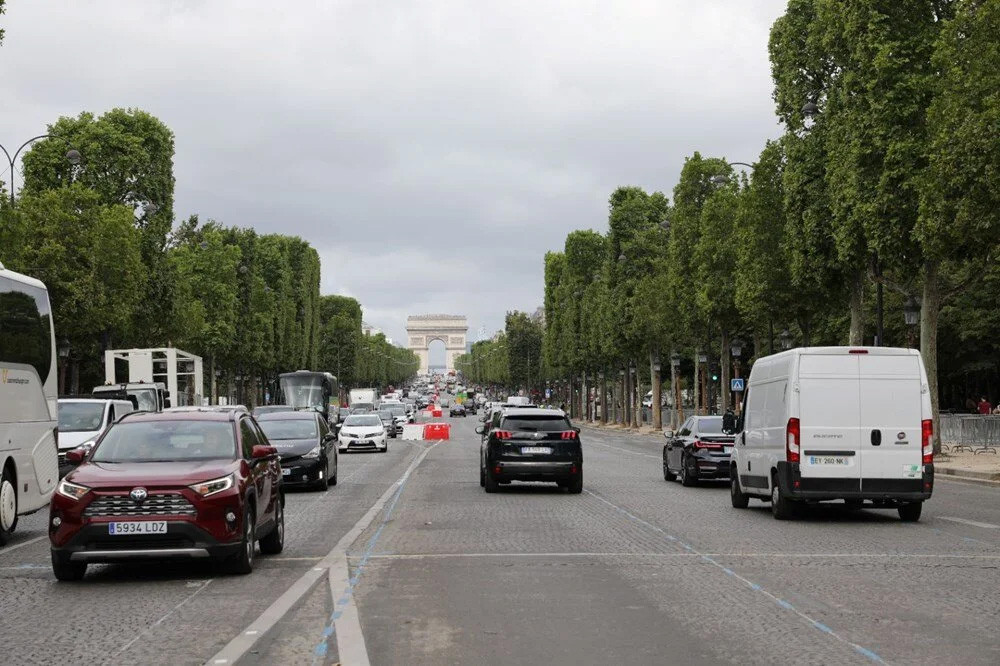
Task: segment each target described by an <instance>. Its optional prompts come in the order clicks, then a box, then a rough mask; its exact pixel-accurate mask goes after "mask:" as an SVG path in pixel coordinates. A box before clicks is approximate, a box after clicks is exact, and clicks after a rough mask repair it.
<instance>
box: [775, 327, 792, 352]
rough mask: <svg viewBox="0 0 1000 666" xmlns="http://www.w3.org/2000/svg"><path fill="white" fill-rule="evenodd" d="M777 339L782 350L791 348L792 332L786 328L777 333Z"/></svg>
mask: <svg viewBox="0 0 1000 666" xmlns="http://www.w3.org/2000/svg"><path fill="white" fill-rule="evenodd" d="M778 340H779V341H780V342H781V348H782V349H783V350H786V351H787V350H789V349H791V348H792V334H791V333H790V332H789V331H788V329H787V328H786V329H785V330H783V331H782V332H781V333H780V334H778Z"/></svg>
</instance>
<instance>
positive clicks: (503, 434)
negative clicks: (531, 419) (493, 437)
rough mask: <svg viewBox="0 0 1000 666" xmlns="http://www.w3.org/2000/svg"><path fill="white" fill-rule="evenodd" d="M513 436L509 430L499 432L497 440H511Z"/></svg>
mask: <svg viewBox="0 0 1000 666" xmlns="http://www.w3.org/2000/svg"><path fill="white" fill-rule="evenodd" d="M513 436H514V434H513V433H511V432H510V431H509V430H497V439H510V438H511V437H513Z"/></svg>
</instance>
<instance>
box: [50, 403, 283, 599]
mask: <svg viewBox="0 0 1000 666" xmlns="http://www.w3.org/2000/svg"><path fill="white" fill-rule="evenodd" d="M67 458H68V459H69V460H70V461H71V462H77V463H80V465H79V467H77V468H76V469H75V470H73V471H72V472H70V473H69V474H68V475H67V476H66V477H65V478H64V479H63V480H62V481H61V482H60V483H59V485H58V487H57V489H56V492H55V494H53V496H52V501H51V504H50V509H49V540H50V542H51V546H52V570H53V572H54V573H55V576H56V578H58V579H59V580H79V579H81V578H83V576H84V574H85V573H86V571H87V565H88V564H89V563H91V562H122V561H134V560H142V559H146V560H149V559H192V558H193V559H199V558H213V559H216V560H220V561H223V562H224V563H225V564H226V566H227V569H228V570H229V571H230V572H231V573H237V574H246V573H250V571H251V570H252V569H253V563H254V556H255V550H256V544H257V542H258V540H259V541H260V550H261V552H262V553H266V554H274V553H280V552H281V550H282V549H283V547H284V535H285V528H284V507H283V503H284V497H283V495H282V487H281V466H280V464H279V461H278V455H277V451H276V450H275V449H274V448H273V447H272V446H270V445H269V444H268V441H267V438H266V437H265V436H264V434H263V433H262V432H261V430H260V428H259V427H258V426H257V423H256V422H255V421H254V420H253V418H252V417H251V416H250V415H249V414H246V413H242V412H234V411H226V412H222V411H208V410H205V411H201V412H173V413H171V412H160V413H148V412H136V413H133V414H128V415H126V416H125V417H124V418H122V419H120V420H119V421H118V422H116V423H115V424H113V425H112V426H111V427H110V428H109V429H108V430H107V431H105V433H104V434H103V435H102V436H101V438H100V439H99V440H98V441H97V443H96V444H95V445H94V446H93V448H91V449H90V450H89V451H87V450H85V449H83V448H77V449H74V450H72V451H70V452H69V453H68V454H67Z"/></svg>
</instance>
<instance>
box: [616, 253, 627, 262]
mask: <svg viewBox="0 0 1000 666" xmlns="http://www.w3.org/2000/svg"><path fill="white" fill-rule="evenodd" d="M626 259H627V257H626V256H625V253H624V252H622V253H621V254H619V255H618V263H621V262H623V261H625V260H626Z"/></svg>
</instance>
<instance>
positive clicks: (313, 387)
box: [281, 373, 330, 411]
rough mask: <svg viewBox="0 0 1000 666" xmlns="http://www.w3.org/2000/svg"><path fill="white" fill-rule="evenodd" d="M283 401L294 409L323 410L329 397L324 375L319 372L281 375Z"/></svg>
mask: <svg viewBox="0 0 1000 666" xmlns="http://www.w3.org/2000/svg"><path fill="white" fill-rule="evenodd" d="M281 391H282V393H284V394H285V402H286V403H287V404H289V405H291V406H292V407H294V408H295V409H315V410H317V411H323V409H324V407H326V404H327V401H328V400H329V399H330V387H329V386H328V382H327V380H326V377H325V376H323V375H322V374H319V373H315V374H313V373H301V374H298V373H296V374H293V375H286V376H283V377H281Z"/></svg>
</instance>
